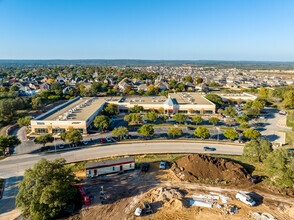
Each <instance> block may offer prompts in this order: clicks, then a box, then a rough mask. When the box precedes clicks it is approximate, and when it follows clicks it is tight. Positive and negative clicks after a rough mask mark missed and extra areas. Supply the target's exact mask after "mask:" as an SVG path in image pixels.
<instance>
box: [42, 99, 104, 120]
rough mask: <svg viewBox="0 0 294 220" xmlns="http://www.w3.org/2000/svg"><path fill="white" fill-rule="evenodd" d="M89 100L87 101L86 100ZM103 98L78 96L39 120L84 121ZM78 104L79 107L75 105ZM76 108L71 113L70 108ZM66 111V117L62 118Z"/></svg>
mask: <svg viewBox="0 0 294 220" xmlns="http://www.w3.org/2000/svg"><path fill="white" fill-rule="evenodd" d="M87 100H89V101H87ZM105 102H106V101H105V99H104V98H92V97H91V98H86V97H83V98H80V99H78V100H77V101H75V102H73V103H71V104H70V105H66V106H64V107H63V108H61V109H59V110H57V111H56V112H53V113H52V114H49V115H48V116H45V117H44V118H41V119H39V120H41V121H54V120H56V121H86V120H87V119H88V118H89V117H90V116H91V115H93V114H94V113H95V112H96V111H97V110H98V109H99V108H100V107H101V106H102V105H103V104H104V103H105ZM77 106H79V107H77ZM74 108H75V109H76V110H75V111H73V112H72V113H70V110H72V109H74ZM66 113H68V116H67V119H63V117H64V116H66Z"/></svg>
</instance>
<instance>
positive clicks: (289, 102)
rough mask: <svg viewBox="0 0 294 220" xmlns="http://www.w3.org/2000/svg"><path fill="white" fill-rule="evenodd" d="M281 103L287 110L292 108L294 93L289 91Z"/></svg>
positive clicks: (293, 106) (293, 105)
mask: <svg viewBox="0 0 294 220" xmlns="http://www.w3.org/2000/svg"><path fill="white" fill-rule="evenodd" d="M283 98H284V100H283V103H284V105H285V106H286V107H288V108H294V91H293V90H289V91H287V92H286V93H285V94H284V95H283Z"/></svg>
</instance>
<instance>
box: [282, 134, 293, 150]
mask: <svg viewBox="0 0 294 220" xmlns="http://www.w3.org/2000/svg"><path fill="white" fill-rule="evenodd" d="M283 132H285V133H286V146H287V145H288V146H289V147H293V140H294V132H293V131H283Z"/></svg>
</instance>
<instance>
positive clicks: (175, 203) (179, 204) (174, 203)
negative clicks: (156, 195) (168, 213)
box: [164, 199, 189, 209]
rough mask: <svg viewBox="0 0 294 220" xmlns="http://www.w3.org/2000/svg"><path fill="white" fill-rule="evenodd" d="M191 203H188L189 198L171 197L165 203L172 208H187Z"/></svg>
mask: <svg viewBox="0 0 294 220" xmlns="http://www.w3.org/2000/svg"><path fill="white" fill-rule="evenodd" d="M188 206H189V204H187V200H180V199H171V200H170V201H169V202H166V203H165V204H164V207H165V208H172V209H182V208H187V207H188Z"/></svg>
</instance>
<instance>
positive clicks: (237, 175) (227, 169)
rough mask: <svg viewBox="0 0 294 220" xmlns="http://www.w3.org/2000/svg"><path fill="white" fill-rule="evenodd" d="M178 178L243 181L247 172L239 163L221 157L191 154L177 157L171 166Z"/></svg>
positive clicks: (190, 180) (191, 180)
mask: <svg viewBox="0 0 294 220" xmlns="http://www.w3.org/2000/svg"><path fill="white" fill-rule="evenodd" d="M172 170H173V171H174V173H175V174H176V176H177V177H178V178H180V179H181V180H184V181H189V182H194V181H196V180H198V179H206V180H216V181H222V180H226V181H230V182H243V181H247V179H248V177H249V174H248V172H247V171H246V169H245V168H244V167H243V166H241V165H240V164H237V163H234V162H232V161H228V160H226V159H223V158H215V157H211V156H206V155H202V154H192V155H189V156H186V157H183V158H180V159H178V160H177V161H176V162H175V163H174V164H173V166H172Z"/></svg>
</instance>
